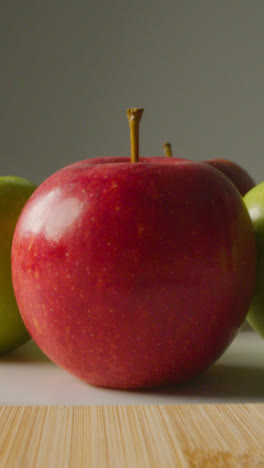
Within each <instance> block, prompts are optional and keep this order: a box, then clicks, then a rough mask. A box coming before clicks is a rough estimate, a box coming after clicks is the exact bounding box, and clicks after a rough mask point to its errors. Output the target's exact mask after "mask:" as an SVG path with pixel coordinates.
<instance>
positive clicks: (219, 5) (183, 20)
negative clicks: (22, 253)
mask: <svg viewBox="0 0 264 468" xmlns="http://www.w3.org/2000/svg"><path fill="white" fill-rule="evenodd" d="M0 5H1V12H0V35H1V41H0V46H1V50H0V53H1V74H0V85H1V105H0V112H1V125H0V131H1V134H0V147H1V148H0V149H1V152H0V154H1V166H0V167H1V170H0V175H7V174H9V175H18V176H22V177H26V178H29V179H31V180H32V181H34V182H36V183H40V182H41V181H42V180H43V179H45V178H46V177H48V176H49V175H50V174H52V173H53V172H54V171H56V170H58V169H59V168H61V167H63V166H65V165H67V164H69V163H72V162H74V161H78V160H80V159H85V158H87V157H94V156H101V155H123V156H124V155H129V152H130V144H129V130H128V123H127V118H126V109H127V107H137V106H138V107H144V108H145V112H144V116H143V120H142V124H141V139H140V148H141V155H143V156H148V155H159V154H161V153H162V144H163V142H164V141H167V140H168V141H171V143H172V145H173V151H174V154H175V156H176V155H177V156H181V157H188V158H192V159H194V160H199V159H209V158H213V157H225V158H229V159H232V160H234V161H236V162H237V163H239V164H241V165H242V166H244V167H245V169H247V170H248V171H249V172H250V173H251V175H252V176H253V177H254V178H255V179H256V181H257V182H260V181H262V180H264V154H263V153H264V152H263V147H264V128H263V105H264V102H263V101H264V97H263V96H264V93H263V88H264V60H263V58H264V57H263V50H264V28H263V25H264V2H263V1H247V2H246V1H232V0H229V1H208V2H207V1H187V0H185V1H179V0H174V1H168V0H158V1H156V0H152V1H151V0H150V1H146V0H141V1H135V0H134V1H127V0H122V1H121V0H111V1H110V0H109V1H107V0H102V1H100V0H98V1H89V0H86V1H85V0H82V1H80V0H76V1H71V2H69V1H56V0H53V1H51V0H45V1H44V0H43V1H37V0H35V1H27V0H23V1H22V0H19V1H18V0H12V1H8V0H6V1H3V0H2V1H1V3H0Z"/></svg>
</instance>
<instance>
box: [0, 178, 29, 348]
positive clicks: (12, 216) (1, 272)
mask: <svg viewBox="0 0 264 468" xmlns="http://www.w3.org/2000/svg"><path fill="white" fill-rule="evenodd" d="M35 189H36V185H34V184H33V183H31V182H29V181H28V180H26V179H22V178H20V177H0V223H1V230H0V354H3V353H7V352H9V351H12V350H13V349H15V348H17V347H19V346H21V345H22V344H24V343H26V341H28V340H29V339H30V336H29V334H28V332H27V330H26V327H25V325H24V322H23V321H22V318H21V315H20V312H19V310H18V307H17V303H16V299H15V295H14V291H13V285H12V277H11V245H12V240H13V234H14V230H15V226H16V223H17V220H18V217H19V215H20V212H21V211H22V208H23V207H24V205H25V203H26V201H27V200H28V198H29V197H30V195H31V194H32V193H33V192H34V190H35Z"/></svg>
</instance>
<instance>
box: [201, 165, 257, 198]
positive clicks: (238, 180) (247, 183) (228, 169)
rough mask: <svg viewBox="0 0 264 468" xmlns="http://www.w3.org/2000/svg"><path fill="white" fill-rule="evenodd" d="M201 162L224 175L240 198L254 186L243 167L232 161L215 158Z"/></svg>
mask: <svg viewBox="0 0 264 468" xmlns="http://www.w3.org/2000/svg"><path fill="white" fill-rule="evenodd" d="M203 162H204V163H206V164H209V165H210V166H212V167H214V168H215V169H218V170H219V171H221V172H222V173H223V174H225V175H226V176H227V177H228V178H229V179H230V180H231V182H233V184H234V185H235V186H236V188H237V189H238V191H239V192H240V195H242V197H243V196H244V195H246V193H247V192H248V191H249V190H251V189H252V188H253V187H255V185H256V183H255V181H254V180H253V179H252V177H251V175H250V174H249V173H248V172H247V171H246V170H245V169H244V168H243V167H241V166H240V165H239V164H237V163H235V162H233V161H229V160H228V159H217V158H216V159H210V160H208V161H203Z"/></svg>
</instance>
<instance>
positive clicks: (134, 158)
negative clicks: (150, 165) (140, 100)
mask: <svg viewBox="0 0 264 468" xmlns="http://www.w3.org/2000/svg"><path fill="white" fill-rule="evenodd" d="M143 112H144V109H138V108H132V109H128V110H127V118H128V122H129V128H130V142H131V162H132V163H135V162H138V160H139V123H140V120H141V117H142V114H143Z"/></svg>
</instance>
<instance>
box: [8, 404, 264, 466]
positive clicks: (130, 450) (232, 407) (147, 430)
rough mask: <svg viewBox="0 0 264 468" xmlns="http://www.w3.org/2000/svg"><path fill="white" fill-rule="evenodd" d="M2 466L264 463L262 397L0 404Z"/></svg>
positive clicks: (234, 464)
mask: <svg viewBox="0 0 264 468" xmlns="http://www.w3.org/2000/svg"><path fill="white" fill-rule="evenodd" d="M0 466H1V468H2V467H3V468H24V467H25V468H42V467H43V468H53V467H54V468H71V467H72V468H83V467H85V468H86V467H88V468H89V467H92V468H93V467H95V468H103V467H105V468H112V467H113V468H123V467H125V468H130V467H131V468H141V467H142V468H143V467H144V468H148V467H151V468H153V467H154V468H156V467H157V468H161V467H166V468H170V467H176V468H177V467H179V468H181V467H183V468H198V467H199V468H200V467H201V468H208V467H212V468H218V467H219V468H220V467H221V468H230V467H232V468H233V467H243V468H254V467H258V468H260V467H264V404H205V405H199V404H195V405H187V404H186V405H147V406H144V405H142V406H141V405H137V406H1V407H0Z"/></svg>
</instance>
